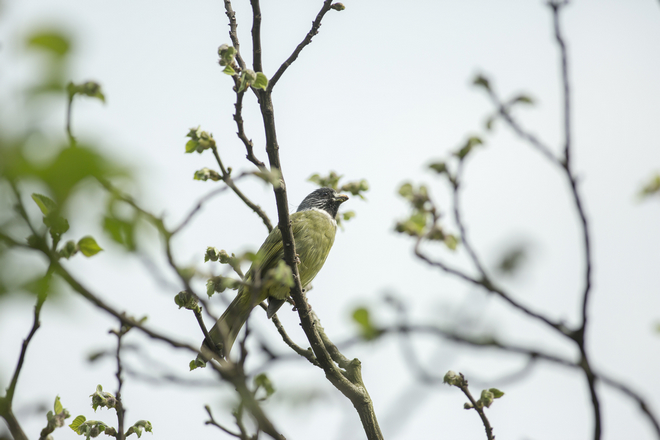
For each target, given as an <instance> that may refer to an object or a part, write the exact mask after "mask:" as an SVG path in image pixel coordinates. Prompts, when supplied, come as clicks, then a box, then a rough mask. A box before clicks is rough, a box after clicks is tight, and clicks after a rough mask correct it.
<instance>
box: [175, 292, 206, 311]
mask: <svg viewBox="0 0 660 440" xmlns="http://www.w3.org/2000/svg"><path fill="white" fill-rule="evenodd" d="M174 303H175V304H176V305H177V306H179V308H182V307H183V308H185V309H187V310H193V311H197V312H201V311H202V308H201V307H200V306H199V300H198V299H197V296H196V295H194V294H193V293H191V292H187V291H185V290H184V291H182V292H179V293H177V294H176V295H175V296H174Z"/></svg>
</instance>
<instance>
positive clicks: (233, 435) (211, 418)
mask: <svg viewBox="0 0 660 440" xmlns="http://www.w3.org/2000/svg"><path fill="white" fill-rule="evenodd" d="M204 409H205V410H206V412H207V413H208V415H209V420H207V421H206V422H204V423H205V424H206V425H213V426H215V427H216V428H219V429H221V430H222V431H224V432H226V433H227V434H229V435H231V436H232V437H236V438H241V435H240V434H238V433H236V432H233V431H230V430H229V429H227V428H225V427H224V426H222V425H221V424H219V423H218V422H216V421H215V419H214V418H213V414H212V413H211V408H210V407H209V406H208V405H206V406H204Z"/></svg>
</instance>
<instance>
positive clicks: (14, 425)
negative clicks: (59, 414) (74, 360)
mask: <svg viewBox="0 0 660 440" xmlns="http://www.w3.org/2000/svg"><path fill="white" fill-rule="evenodd" d="M46 297H47V294H45V293H44V294H39V296H38V297H37V303H36V304H35V306H34V320H33V323H32V328H31V329H30V332H29V333H28V335H27V337H26V338H25V339H24V340H23V344H22V345H21V353H20V355H19V356H18V363H17V364H16V369H14V374H13V375H12V378H11V381H10V382H9V387H8V388H7V392H6V394H5V396H4V397H0V416H2V418H3V419H5V421H6V422H7V426H8V427H9V432H10V433H11V435H12V436H13V437H14V439H15V440H27V438H28V437H27V435H25V432H23V429H22V428H21V425H20V423H19V422H18V419H17V418H16V416H15V415H14V412H13V409H12V403H13V400H14V394H15V392H16V385H17V384H18V377H19V375H20V374H21V370H22V369H23V363H24V362H25V355H26V353H27V348H28V345H29V344H30V341H32V337H33V336H34V334H35V333H36V332H37V330H39V327H40V326H41V322H40V321H39V316H40V314H41V307H42V306H43V305H44V302H45V301H46Z"/></svg>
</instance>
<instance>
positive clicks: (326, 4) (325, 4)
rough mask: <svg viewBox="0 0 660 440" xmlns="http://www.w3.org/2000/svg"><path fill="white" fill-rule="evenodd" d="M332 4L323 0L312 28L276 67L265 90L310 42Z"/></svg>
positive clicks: (270, 89) (329, 0)
mask: <svg viewBox="0 0 660 440" xmlns="http://www.w3.org/2000/svg"><path fill="white" fill-rule="evenodd" d="M331 6H332V0H325V1H324V2H323V7H322V8H321V10H320V11H319V13H318V14H317V15H316V19H315V20H314V21H313V22H312V28H311V29H310V30H309V32H307V35H306V36H305V38H304V39H303V40H302V42H301V43H300V44H299V45H298V46H297V47H296V49H295V50H294V51H293V53H292V54H291V55H289V58H287V59H286V61H284V62H283V63H282V65H281V66H280V68H279V69H277V72H275V75H273V77H272V78H271V79H270V81H268V89H267V92H268V93H270V92H271V91H272V90H273V88H274V87H275V84H277V81H279V80H280V77H281V76H282V75H283V74H284V72H285V71H286V69H288V68H289V66H290V65H291V64H293V62H294V61H295V60H296V59H297V58H298V55H300V52H302V50H303V49H304V48H305V46H307V45H308V44H309V43H311V42H312V38H313V37H314V35H316V34H318V33H319V28H320V27H321V20H323V16H324V15H325V14H326V13H327V12H328V11H329V10H330V7H331Z"/></svg>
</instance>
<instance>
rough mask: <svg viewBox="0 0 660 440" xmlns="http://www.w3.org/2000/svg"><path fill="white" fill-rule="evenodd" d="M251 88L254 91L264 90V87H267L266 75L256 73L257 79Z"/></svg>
mask: <svg viewBox="0 0 660 440" xmlns="http://www.w3.org/2000/svg"><path fill="white" fill-rule="evenodd" d="M252 87H254V88H255V89H263V90H266V87H268V78H266V75H264V74H263V73H261V72H257V79H255V80H254V83H253V84H252Z"/></svg>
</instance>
